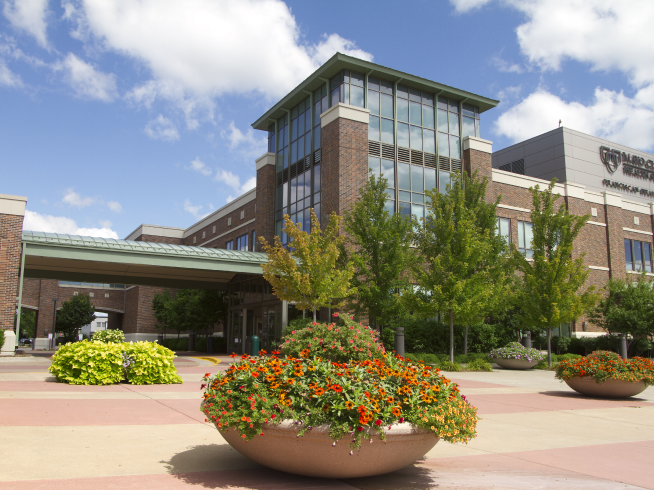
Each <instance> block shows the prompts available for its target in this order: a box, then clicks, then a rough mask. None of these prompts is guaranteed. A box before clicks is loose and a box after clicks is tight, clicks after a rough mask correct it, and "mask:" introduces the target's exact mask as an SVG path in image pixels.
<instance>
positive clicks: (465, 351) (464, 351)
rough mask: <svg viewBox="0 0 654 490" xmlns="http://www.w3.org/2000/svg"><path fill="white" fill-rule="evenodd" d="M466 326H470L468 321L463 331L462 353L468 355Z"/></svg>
mask: <svg viewBox="0 0 654 490" xmlns="http://www.w3.org/2000/svg"><path fill="white" fill-rule="evenodd" d="M468 328H470V324H469V323H468V324H467V325H466V329H465V332H464V333H463V355H464V356H467V355H468Z"/></svg>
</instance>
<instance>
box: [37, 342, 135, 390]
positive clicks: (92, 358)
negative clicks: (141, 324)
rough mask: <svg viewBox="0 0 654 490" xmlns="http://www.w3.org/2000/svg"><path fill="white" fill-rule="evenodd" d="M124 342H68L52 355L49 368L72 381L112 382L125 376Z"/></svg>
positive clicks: (61, 378)
mask: <svg viewBox="0 0 654 490" xmlns="http://www.w3.org/2000/svg"><path fill="white" fill-rule="evenodd" d="M122 352H123V344H105V343H104V342H97V341H88V340H85V341H82V342H75V343H72V344H71V343H68V344H66V345H63V346H61V347H60V348H59V350H58V351H57V352H56V353H55V355H54V356H52V365H51V366H50V369H49V371H50V372H51V373H52V374H53V375H54V376H55V377H56V378H57V380H58V381H62V382H64V383H70V384H73V385H111V384H114V383H119V382H120V381H121V380H122V379H124V372H123V357H122Z"/></svg>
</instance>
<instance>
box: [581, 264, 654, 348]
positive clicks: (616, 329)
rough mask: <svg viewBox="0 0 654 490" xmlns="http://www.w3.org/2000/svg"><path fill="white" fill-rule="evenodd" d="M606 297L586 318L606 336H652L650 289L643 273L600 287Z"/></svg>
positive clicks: (653, 313)
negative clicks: (610, 334)
mask: <svg viewBox="0 0 654 490" xmlns="http://www.w3.org/2000/svg"><path fill="white" fill-rule="evenodd" d="M604 290H605V291H606V292H607V295H606V296H605V297H604V298H602V299H601V300H600V302H599V303H598V305H597V306H596V307H595V308H594V309H593V311H592V312H591V314H590V315H589V316H588V319H589V320H590V321H591V322H593V323H594V324H595V325H598V326H599V327H602V328H603V329H604V330H606V331H607V332H608V333H623V334H626V335H630V336H631V340H630V341H629V346H631V344H632V343H633V341H634V340H635V339H637V338H647V337H652V336H654V289H653V288H652V283H651V282H650V281H648V280H647V278H646V276H645V273H644V272H643V273H642V274H639V275H638V276H637V277H636V280H635V281H633V278H630V280H626V279H610V280H609V282H608V284H607V285H606V286H605V287H604Z"/></svg>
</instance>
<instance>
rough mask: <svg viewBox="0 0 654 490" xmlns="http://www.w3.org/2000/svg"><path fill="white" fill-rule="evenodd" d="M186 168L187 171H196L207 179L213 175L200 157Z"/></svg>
mask: <svg viewBox="0 0 654 490" xmlns="http://www.w3.org/2000/svg"><path fill="white" fill-rule="evenodd" d="M184 168H185V169H186V170H194V171H195V172H198V173H200V174H202V175H205V176H207V177H208V176H209V175H211V173H212V172H211V169H210V168H209V167H207V165H206V164H205V163H204V162H203V161H202V160H200V157H196V159H195V160H193V161H192V162H191V164H190V165H189V166H188V167H184Z"/></svg>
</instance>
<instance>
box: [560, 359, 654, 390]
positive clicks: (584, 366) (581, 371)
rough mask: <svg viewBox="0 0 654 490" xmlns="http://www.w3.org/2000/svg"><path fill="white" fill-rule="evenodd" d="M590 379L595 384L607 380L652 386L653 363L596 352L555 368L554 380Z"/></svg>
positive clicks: (647, 360) (562, 363) (565, 362)
mask: <svg viewBox="0 0 654 490" xmlns="http://www.w3.org/2000/svg"><path fill="white" fill-rule="evenodd" d="M584 377H590V378H592V379H594V380H595V382H596V383H604V382H605V381H606V380H608V379H617V380H621V381H627V382H639V381H643V382H644V383H645V386H650V385H652V384H654V362H653V361H652V360H650V359H644V358H642V357H634V358H632V359H623V358H622V357H620V356H619V355H618V354H616V353H615V352H609V351H596V352H593V353H592V354H589V355H587V356H586V357H582V358H579V359H570V360H564V361H561V362H560V363H559V365H558V366H557V367H556V378H557V379H560V380H562V381H568V380H571V379H573V378H584Z"/></svg>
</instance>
